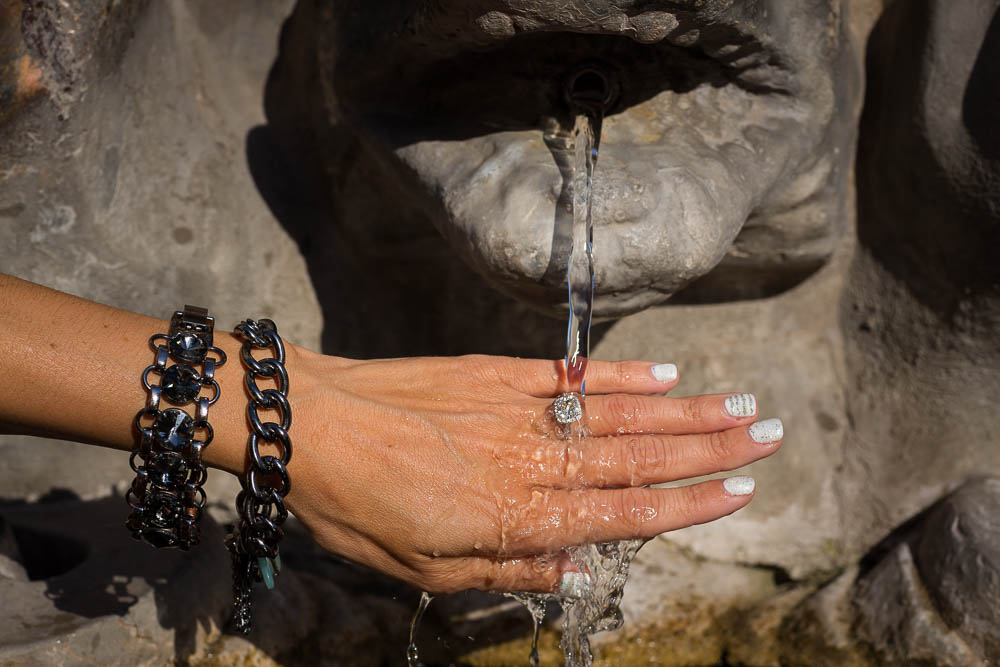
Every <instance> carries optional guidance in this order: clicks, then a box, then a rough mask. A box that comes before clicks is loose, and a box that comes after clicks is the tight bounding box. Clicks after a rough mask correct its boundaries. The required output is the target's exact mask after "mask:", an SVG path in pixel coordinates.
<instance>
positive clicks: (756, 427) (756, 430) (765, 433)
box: [749, 419, 785, 445]
mask: <svg viewBox="0 0 1000 667" xmlns="http://www.w3.org/2000/svg"><path fill="white" fill-rule="evenodd" d="M749 430H750V437H751V438H753V440H754V442H759V443H761V444H762V445H763V444H766V443H768V442H777V441H779V440H781V439H782V438H783V437H785V427H784V426H782V425H781V420H780V419H765V420H764V421H762V422H756V423H753V424H750V429H749Z"/></svg>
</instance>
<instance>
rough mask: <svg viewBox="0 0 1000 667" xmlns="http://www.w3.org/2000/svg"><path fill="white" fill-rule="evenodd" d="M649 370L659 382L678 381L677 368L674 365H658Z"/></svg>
mask: <svg viewBox="0 0 1000 667" xmlns="http://www.w3.org/2000/svg"><path fill="white" fill-rule="evenodd" d="M649 370H650V371H652V373H653V377H654V378H656V381H657V382H673V381H674V380H676V379H677V366H675V365H673V364H656V365H655V366H653V367H652V368H650V369H649Z"/></svg>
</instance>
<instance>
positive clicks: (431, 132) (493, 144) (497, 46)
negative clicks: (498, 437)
mask: <svg viewBox="0 0 1000 667" xmlns="http://www.w3.org/2000/svg"><path fill="white" fill-rule="evenodd" d="M321 4H322V3H321ZM403 4H406V3H403ZM565 4H566V3H555V2H532V3H516V2H514V3H508V2H491V1H489V0H481V1H478V2H475V3H472V4H471V5H469V4H462V5H461V6H459V5H458V4H457V3H441V5H440V6H436V7H435V8H434V9H433V10H428V11H425V12H422V13H421V14H420V19H419V20H415V21H414V22H413V24H412V25H409V26H408V27H407V29H406V30H403V31H399V32H396V31H394V30H393V29H392V27H391V24H390V25H389V26H382V27H381V28H380V29H379V30H378V31H376V32H373V30H372V27H373V26H372V25H369V24H366V21H371V20H374V18H375V17H376V16H377V17H378V18H379V19H381V20H388V21H391V20H392V18H393V17H392V16H391V12H388V14H390V16H386V15H385V14H380V13H373V14H371V15H366V13H365V12H360V13H354V14H352V13H349V12H346V11H343V10H340V9H339V8H338V7H334V8H333V9H332V12H331V13H330V15H329V16H327V15H325V14H323V15H321V17H320V18H319V23H318V24H317V23H316V22H315V21H314V22H312V23H310V24H309V25H299V24H296V23H295V22H294V21H293V22H292V23H291V24H290V26H289V30H290V31H294V30H302V31H306V32H312V31H317V34H315V35H307V34H303V35H299V37H300V38H301V39H305V40H308V39H309V38H312V39H315V40H316V41H317V42H318V43H319V44H320V45H321V46H320V52H321V53H325V54H329V56H328V57H330V59H331V62H333V63H334V66H333V67H332V68H331V67H327V68H325V71H326V72H327V76H328V79H327V84H328V85H327V87H326V88H324V90H325V91H326V96H325V97H324V98H323V100H322V105H323V106H324V107H325V108H327V109H328V110H329V113H330V116H327V117H325V118H324V122H328V118H329V117H333V118H334V119H336V120H335V123H336V125H337V126H338V128H339V129H343V130H345V131H347V132H348V133H356V134H357V136H358V137H360V138H361V141H362V143H363V146H364V149H365V151H366V152H370V158H371V159H373V161H374V162H375V163H376V164H377V165H378V166H377V169H380V170H381V171H382V173H383V174H384V177H386V178H390V179H394V180H397V181H398V182H399V183H400V184H401V185H403V187H404V188H405V189H406V191H407V198H408V199H409V201H408V202H407V203H408V205H412V206H415V207H416V208H417V209H418V210H420V211H421V212H422V213H423V214H424V215H426V216H427V218H428V219H429V220H430V221H431V222H433V224H434V225H435V226H436V227H437V229H438V230H439V231H440V232H441V233H442V234H443V235H444V237H445V238H446V239H447V240H448V241H449V242H450V244H451V246H452V248H453V249H454V251H455V252H457V253H458V254H459V255H460V256H461V257H462V258H463V259H464V260H465V261H466V262H467V263H468V264H469V265H470V266H472V267H473V268H474V269H475V270H476V271H478V272H479V273H481V274H482V275H483V276H484V277H485V278H486V279H487V281H489V282H490V283H491V284H492V285H493V286H494V287H496V288H498V289H500V290H502V291H504V292H506V293H507V294H510V295H512V296H515V297H516V298H518V299H520V300H522V301H525V302H527V303H530V304H531V305H533V306H534V307H536V308H538V309H540V310H542V311H544V312H548V313H552V314H557V315H559V316H562V315H564V313H565V306H564V304H563V302H564V301H565V295H564V293H563V292H564V288H563V281H564V275H563V274H564V271H562V270H561V267H564V266H565V255H566V253H567V249H566V248H564V247H561V245H560V243H559V242H558V237H559V236H560V231H559V230H558V229H555V228H554V224H555V222H554V221H555V217H556V216H555V209H556V207H558V206H561V205H564V203H565V202H563V201H561V199H560V193H562V192H563V191H564V189H565V188H564V183H563V180H562V176H561V174H560V169H559V167H558V165H557V164H556V161H555V160H554V158H553V155H552V154H550V152H549V150H548V148H547V147H546V146H545V144H544V142H543V141H542V140H541V135H542V131H543V129H544V128H545V127H547V126H549V125H551V124H553V123H555V124H563V125H565V123H566V122H567V121H566V116H567V108H566V106H565V102H564V101H563V90H562V86H563V83H564V79H565V76H566V75H567V74H568V73H570V72H571V71H573V68H574V67H576V66H579V64H580V63H582V62H596V63H600V64H601V66H602V67H603V68H604V69H605V70H606V71H608V72H609V73H610V75H611V76H612V77H613V78H614V79H615V81H616V83H617V84H618V87H619V88H620V90H621V96H620V99H619V102H618V103H617V106H616V107H614V108H612V109H611V113H610V114H609V116H608V118H607V119H606V121H605V127H604V133H603V135H604V136H603V140H602V144H601V151H600V158H599V160H598V163H597V171H596V172H595V179H594V219H595V231H594V238H595V248H596V250H595V262H596V266H595V270H596V292H597V293H596V298H595V315H596V316H597V317H605V318H606V317H617V316H621V315H624V314H627V313H631V312H635V311H637V310H641V309H643V308H646V307H648V306H650V305H653V304H656V303H660V302H662V301H663V300H665V299H667V298H668V297H670V296H671V295H673V294H675V293H677V292H679V291H681V290H683V289H685V288H686V287H687V286H689V285H691V284H692V283H693V282H695V281H698V280H699V279H700V278H702V277H704V276H706V275H709V274H711V273H712V272H713V271H715V270H716V269H717V267H718V270H719V271H721V272H722V273H723V274H724V275H725V276H728V278H721V279H715V280H713V281H711V282H710V283H704V284H703V285H701V286H700V287H699V290H700V291H701V292H703V293H705V294H710V295H712V297H713V298H717V299H720V298H726V297H727V296H728V297H729V298H732V297H733V296H734V295H740V296H744V295H748V296H749V295H756V296H760V295H762V294H765V293H773V292H775V291H778V290H780V289H784V288H786V287H788V286H789V285H791V284H795V283H796V282H798V281H800V280H802V279H803V278H804V277H805V276H807V275H809V274H811V273H812V272H813V271H815V270H816V269H817V268H819V267H820V266H821V265H822V264H823V263H824V262H825V261H826V260H827V258H828V257H829V255H830V253H831V252H832V250H833V248H834V246H835V244H836V241H837V237H838V236H839V233H840V230H841V228H842V224H841V222H842V220H841V218H840V208H839V206H840V205H839V203H837V202H839V201H840V199H841V196H840V195H841V194H842V193H843V191H842V189H841V188H842V187H843V185H844V183H843V181H842V180H841V179H842V177H843V171H842V170H841V169H840V167H841V166H845V165H846V164H847V162H846V160H848V159H849V155H848V154H849V153H850V151H849V150H847V144H846V143H845V142H847V141H849V139H850V136H851V130H850V129H849V128H850V126H851V123H849V122H841V120H842V118H841V117H842V116H843V117H848V116H852V114H853V105H852V104H838V105H837V107H836V108H834V107H833V106H832V99H833V97H834V94H835V93H836V95H837V96H839V98H840V100H841V101H844V100H849V99H851V98H852V96H853V95H854V94H856V92H857V91H856V90H852V89H850V87H849V86H847V85H846V84H845V86H844V89H843V90H836V91H835V88H837V87H838V86H839V85H840V84H839V83H835V82H834V77H833V74H834V72H835V71H836V69H837V67H838V66H839V64H838V50H839V49H840V41H839V38H838V39H837V40H833V41H832V42H826V41H824V40H815V39H813V38H812V37H811V36H810V37H808V38H806V36H805V35H804V34H803V35H798V34H781V33H782V32H783V31H787V30H788V25H789V22H791V25H800V26H810V25H811V26H814V27H816V28H817V29H818V28H819V26H823V29H824V30H825V29H826V25H827V23H828V22H829V21H830V20H831V15H830V14H828V11H831V10H830V8H825V9H824V8H822V7H821V8H818V9H812V10H808V11H807V10H802V9H799V10H796V9H790V8H788V7H787V6H785V5H783V4H781V3H765V4H767V5H768V6H767V8H766V11H764V10H763V9H762V10H761V11H760V12H759V13H758V14H755V15H754V16H753V17H752V18H750V17H747V16H743V15H742V14H741V13H740V12H742V11H744V9H740V10H739V11H737V10H736V9H733V8H728V9H727V8H726V7H723V3H714V2H709V3H706V6H705V7H704V8H703V9H699V10H676V9H674V10H672V11H666V10H665V9H664V8H660V7H654V8H653V9H651V10H650V11H642V12H638V13H635V12H625V11H624V10H623V9H621V8H619V7H618V6H617V5H615V4H613V3H612V4H610V5H609V6H607V7H606V8H605V9H604V10H602V11H597V10H595V9H594V8H593V7H590V6H588V9H587V11H581V12H579V13H574V11H572V9H571V8H567V7H565V6H564V5H565ZM571 4H572V3H571ZM664 7H666V5H664ZM602 12H603V13H602ZM323 21H329V22H328V23H327V24H323ZM508 24H509V25H513V26H515V27H516V29H513V30H511V31H505V30H503V29H501V27H502V26H503V25H508ZM359 34H366V35H376V34H377V35H378V36H377V37H371V39H370V41H364V40H359V39H358V38H357V37H354V35H359ZM332 35H335V36H336V38H335V39H334V40H333V41H332V42H331V41H330V40H331V37H330V36H332ZM654 37H655V38H654ZM337 39H339V40H340V41H336V40H337ZM821 42H822V43H821ZM362 62H363V63H364V67H358V66H357V65H359V64H361V63H362ZM279 69H280V68H279ZM485 72H488V73H489V75H488V77H487V76H484V73H485ZM841 149H843V150H841ZM366 157H368V156H366ZM351 159H356V157H354V156H352V158H351ZM793 211H794V212H795V214H794V215H791V213H792V212H793ZM737 276H738V277H739V278H740V279H739V280H735V279H733V278H735V277H737Z"/></svg>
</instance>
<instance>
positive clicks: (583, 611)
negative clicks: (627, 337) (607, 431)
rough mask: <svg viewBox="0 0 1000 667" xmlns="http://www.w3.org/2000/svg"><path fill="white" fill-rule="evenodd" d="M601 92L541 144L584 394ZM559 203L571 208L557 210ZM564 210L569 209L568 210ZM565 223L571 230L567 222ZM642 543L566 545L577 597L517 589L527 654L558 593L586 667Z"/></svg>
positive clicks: (614, 620)
mask: <svg viewBox="0 0 1000 667" xmlns="http://www.w3.org/2000/svg"><path fill="white" fill-rule="evenodd" d="M606 102H607V100H606V99H594V98H590V99H587V98H583V99H572V98H571V99H570V106H571V121H572V125H571V126H570V127H566V126H565V125H563V124H560V123H559V122H556V121H553V122H552V123H551V124H550V126H549V127H548V128H547V129H546V130H545V132H544V139H545V143H546V145H547V146H548V148H549V150H550V151H551V152H552V155H553V157H554V158H555V160H556V163H557V165H558V166H559V168H560V172H561V173H562V175H563V180H564V183H563V196H560V202H559V205H558V206H557V214H556V223H555V233H554V239H559V238H560V237H561V242H560V243H557V242H555V240H554V243H553V253H555V252H556V246H557V245H567V246H568V247H569V257H568V260H567V262H566V285H567V290H568V296H569V321H568V324H567V330H566V360H565V364H566V379H567V383H568V389H567V391H569V392H572V393H575V394H578V395H579V397H580V400H581V402H584V401H585V394H586V372H587V361H588V359H589V357H590V325H591V319H592V312H593V304H594V221H593V214H592V195H593V177H594V168H595V166H596V164H597V156H598V149H599V148H600V140H601V127H602V124H603V121H604V107H605V104H606ZM559 206H562V207H565V208H568V209H569V210H565V208H564V209H559ZM567 214H568V215H567ZM565 227H569V229H565ZM581 424H582V422H578V423H577V424H575V425H569V426H570V428H567V429H564V430H563V431H562V432H561V433H560V435H561V437H565V438H583V437H585V436H586V431H585V430H584V428H583V426H582V425H581ZM642 544H643V541H642V540H626V541H621V542H608V543H604V544H591V545H584V546H578V547H571V548H569V549H567V550H566V551H567V553H568V554H569V557H570V559H571V560H572V561H573V564H574V565H575V566H576V567H577V568H578V569H579V570H580V571H581V572H584V573H586V574H587V575H588V576H589V577H590V583H591V586H590V588H589V589H588V590H587V591H586V593H585V594H584V595H583V596H582V597H570V596H567V595H565V594H560V593H554V594H535V593H514V594H510V595H509V597H512V598H514V599H516V600H518V601H520V602H521V603H522V604H524V606H525V607H526V608H527V610H528V612H529V613H530V614H531V618H532V623H533V633H532V642H531V652H530V654H529V661H530V664H531V665H532V666H533V667H537V666H538V637H539V631H540V629H541V624H542V622H543V620H544V618H545V604H546V602H548V601H549V600H556V601H558V603H559V604H560V606H561V607H562V609H563V623H562V641H561V647H562V649H563V653H564V655H565V658H566V665H567V667H590V665H592V663H593V653H592V651H591V647H590V635H592V634H594V633H596V632H602V631H607V630H615V629H617V628H619V627H620V626H621V624H622V615H621V610H620V608H619V604H620V602H621V598H622V593H623V592H624V589H625V582H626V580H627V579H628V570H629V565H630V564H631V563H632V559H633V557H634V556H635V554H636V552H637V551H638V550H639V547H641V546H642ZM430 600H431V596H430V595H428V594H427V593H424V594H423V596H422V597H421V599H420V606H419V608H418V609H417V613H416V614H415V615H414V618H413V623H412V624H411V627H410V645H409V647H408V649H407V662H408V664H409V665H410V667H417V666H418V665H419V664H420V663H419V661H418V660H417V647H416V643H415V635H416V632H417V628H418V627H419V624H420V618H421V616H422V615H423V613H424V611H425V610H426V609H427V605H428V604H429V603H430Z"/></svg>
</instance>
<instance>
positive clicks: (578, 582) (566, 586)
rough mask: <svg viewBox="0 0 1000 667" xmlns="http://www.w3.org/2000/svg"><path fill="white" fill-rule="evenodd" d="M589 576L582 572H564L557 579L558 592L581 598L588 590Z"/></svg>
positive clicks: (589, 585)
mask: <svg viewBox="0 0 1000 667" xmlns="http://www.w3.org/2000/svg"><path fill="white" fill-rule="evenodd" d="M590 587H591V584H590V577H589V576H587V575H586V574H585V573H583V572H565V573H563V576H562V578H561V579H560V580H559V590H558V593H559V594H561V595H564V596H566V597H569V598H582V597H583V596H584V595H586V594H587V593H588V592H590Z"/></svg>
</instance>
